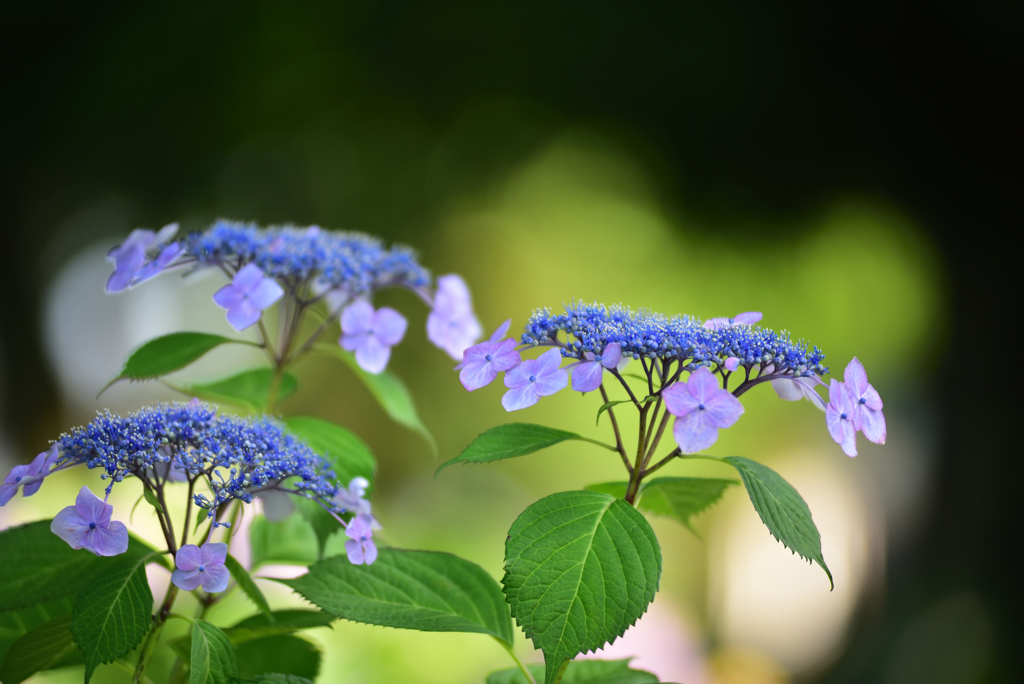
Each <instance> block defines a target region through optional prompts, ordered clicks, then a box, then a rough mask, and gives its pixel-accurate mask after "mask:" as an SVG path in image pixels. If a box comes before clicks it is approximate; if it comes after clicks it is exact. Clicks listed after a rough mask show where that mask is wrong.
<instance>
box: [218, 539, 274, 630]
mask: <svg viewBox="0 0 1024 684" xmlns="http://www.w3.org/2000/svg"><path fill="white" fill-rule="evenodd" d="M224 565H225V566H226V567H227V569H228V572H230V573H231V577H233V578H234V580H235V583H236V584H238V588H239V589H241V590H242V591H243V592H244V593H245V595H246V596H248V597H249V600H250V601H252V602H253V603H254V604H256V607H257V608H258V609H259V610H260V611H261V612H262V613H263V614H264V615H266V616H267V617H268V618H270V619H271V620H273V616H272V614H271V612H270V606H269V605H268V604H267V599H266V597H265V596H264V595H263V592H262V591H260V588H259V587H257V586H256V582H254V581H253V579H252V577H250V576H249V573H248V572H246V571H245V568H243V567H242V564H241V563H239V562H238V561H237V560H236V559H235V557H234V556H232V555H231V554H230V553H229V554H228V556H227V558H225V559H224Z"/></svg>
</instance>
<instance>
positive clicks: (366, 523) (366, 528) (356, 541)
mask: <svg viewBox="0 0 1024 684" xmlns="http://www.w3.org/2000/svg"><path fill="white" fill-rule="evenodd" d="M345 536H347V537H348V541H346V542H345V553H346V554H347V555H348V560H349V562H350V563H352V564H353V565H362V564H363V563H365V564H366V565H372V564H373V561H375V560H377V546H376V545H375V544H374V543H373V519H372V518H371V517H370V516H369V515H362V514H361V515H357V516H356V517H354V518H352V522H350V523H349V524H348V527H347V528H345Z"/></svg>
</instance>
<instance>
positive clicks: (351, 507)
mask: <svg viewBox="0 0 1024 684" xmlns="http://www.w3.org/2000/svg"><path fill="white" fill-rule="evenodd" d="M369 486H370V482H369V481H368V480H367V479H366V478H365V477H353V478H352V481H351V482H349V483H348V488H347V489H341V488H339V489H338V493H337V494H335V496H334V503H335V505H336V506H338V507H339V508H340V509H341V510H342V512H345V513H354V514H356V515H370V512H371V510H372V507H371V505H370V502H369V501H367V500H366V499H365V498H364V497H365V496H366V490H367V489H368V488H369Z"/></svg>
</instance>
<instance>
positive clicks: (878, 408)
mask: <svg viewBox="0 0 1024 684" xmlns="http://www.w3.org/2000/svg"><path fill="white" fill-rule="evenodd" d="M843 379H844V380H846V387H847V389H849V391H850V398H851V399H852V401H853V415H854V417H853V423H854V425H855V426H856V428H857V429H858V430H860V431H861V432H863V433H864V436H865V437H867V438H868V440H869V441H871V442H874V443H875V444H885V416H884V415H882V397H880V396H879V395H878V392H877V391H876V390H875V388H874V387H872V386H871V385H870V384H868V374H867V371H865V370H864V365H863V364H862V363H861V362H860V361H859V360H858V359H857V357H856V356H855V357H853V359H852V360H851V361H850V363H849V364H847V366H846V372H845V374H844V377H843Z"/></svg>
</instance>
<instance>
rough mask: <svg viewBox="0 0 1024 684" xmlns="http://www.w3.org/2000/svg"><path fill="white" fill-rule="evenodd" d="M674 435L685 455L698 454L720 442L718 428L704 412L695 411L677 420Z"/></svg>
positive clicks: (673, 428) (673, 429) (673, 426)
mask: <svg viewBox="0 0 1024 684" xmlns="http://www.w3.org/2000/svg"><path fill="white" fill-rule="evenodd" d="M672 434H673V436H675V438H676V443H677V444H678V445H679V450H680V451H682V452H683V453H684V454H696V453H697V452H699V451H703V450H704V449H707V448H708V447H710V446H711V445H712V444H714V443H715V442H716V441H717V440H718V428H717V427H715V426H714V425H712V423H711V421H710V420H708V417H707V415H706V412H704V411H694V412H692V413H690V414H687V415H685V416H683V417H682V418H676V420H675V423H674V424H673V425H672Z"/></svg>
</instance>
